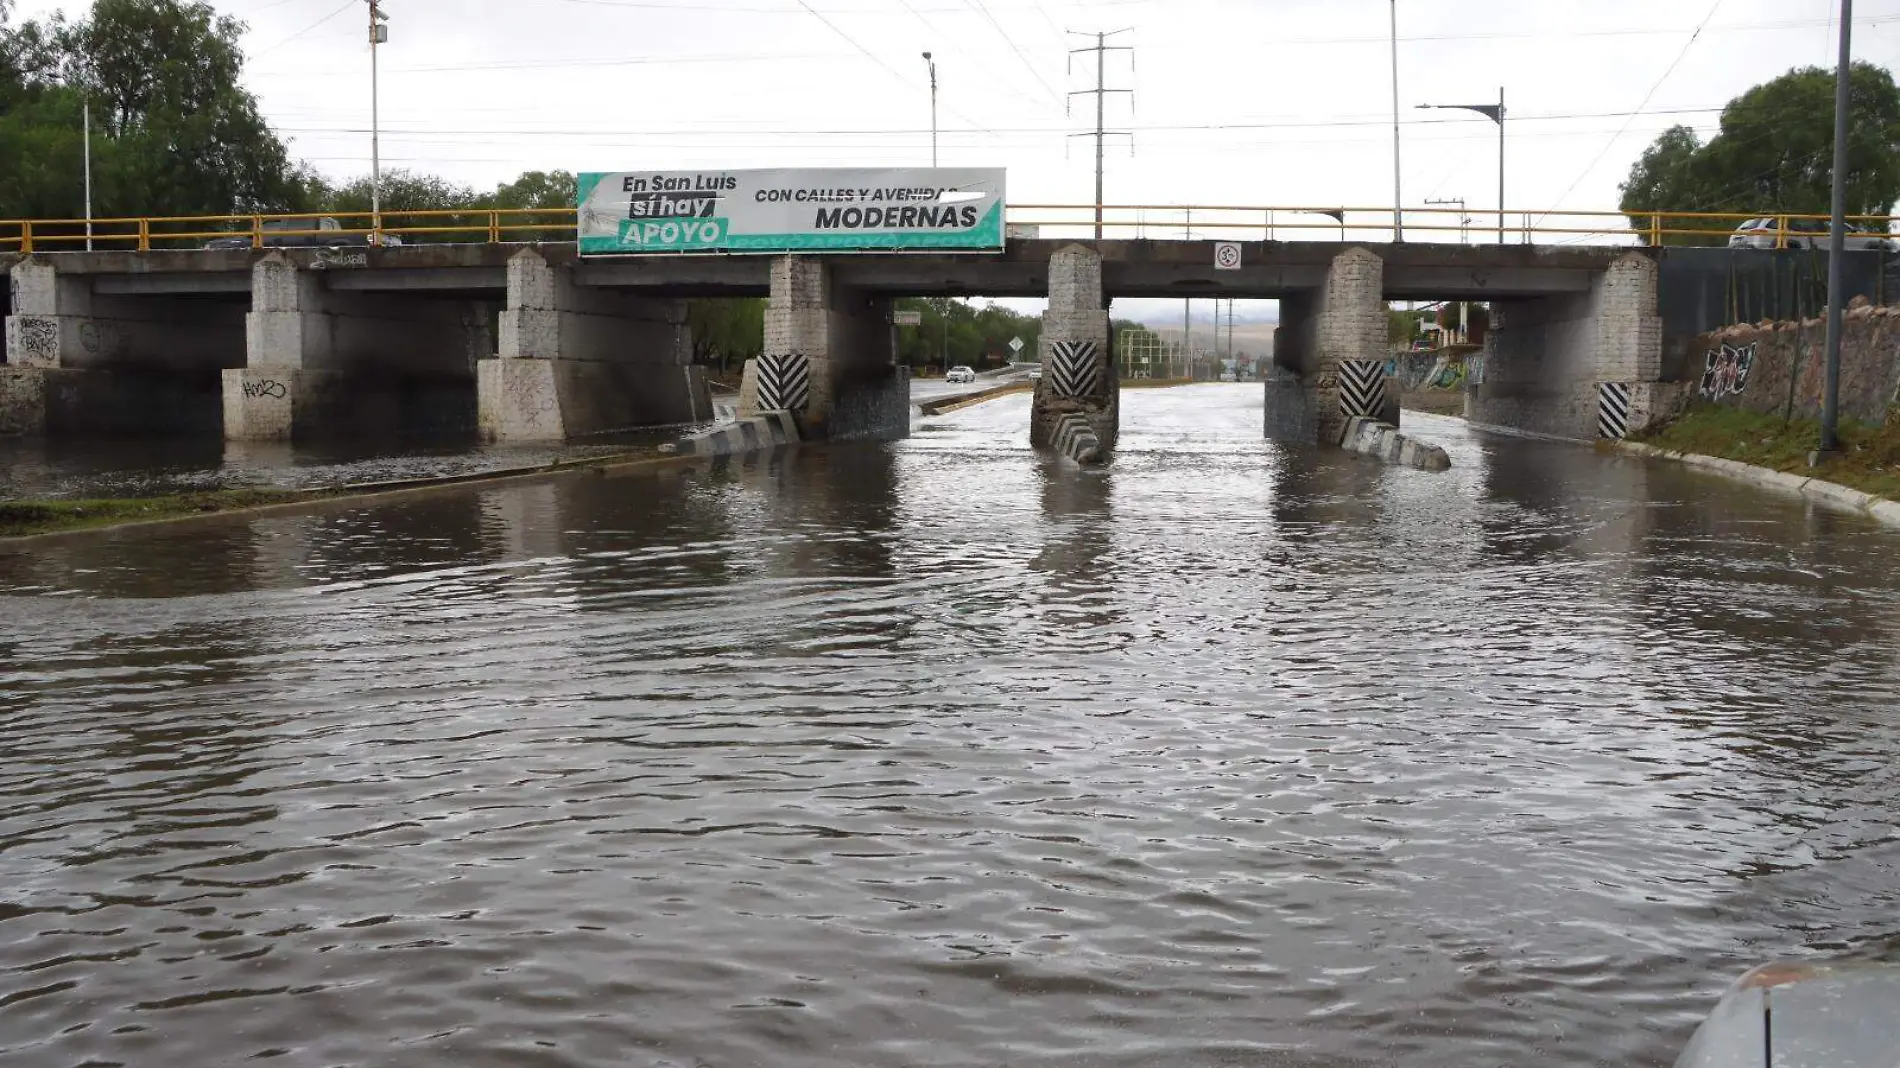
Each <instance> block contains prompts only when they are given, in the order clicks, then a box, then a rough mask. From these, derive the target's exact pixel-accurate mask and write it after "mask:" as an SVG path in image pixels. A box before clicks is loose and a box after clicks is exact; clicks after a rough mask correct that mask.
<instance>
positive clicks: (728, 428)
mask: <svg viewBox="0 0 1900 1068" xmlns="http://www.w3.org/2000/svg"><path fill="white" fill-rule="evenodd" d="M798 441H799V438H798V423H797V422H796V421H795V420H794V419H793V418H792V413H790V412H766V413H765V414H763V415H755V416H753V417H751V418H750V419H741V420H739V421H738V422H736V423H728V424H726V425H725V426H717V427H713V428H712V429H711V430H702V431H700V432H699V433H697V434H688V435H687V436H685V437H683V438H681V439H680V440H679V441H678V442H677V443H675V444H674V446H673V451H674V452H675V453H677V454H679V455H681V456H733V455H736V454H738V453H744V452H758V451H760V450H764V449H782V448H788V447H790V446H793V445H797V444H798Z"/></svg>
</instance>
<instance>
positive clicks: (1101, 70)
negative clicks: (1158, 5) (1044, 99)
mask: <svg viewBox="0 0 1900 1068" xmlns="http://www.w3.org/2000/svg"><path fill="white" fill-rule="evenodd" d="M1069 32H1070V33H1072V34H1075V36H1077V37H1081V38H1083V39H1085V40H1086V39H1087V38H1090V37H1093V38H1095V43H1094V44H1093V45H1091V46H1089V47H1087V48H1071V49H1069V73H1070V74H1074V73H1075V57H1076V56H1078V55H1081V54H1082V53H1084V52H1093V53H1095V88H1093V89H1077V90H1076V91H1074V92H1072V93H1070V94H1069V98H1070V100H1071V101H1073V100H1074V98H1076V97H1078V96H1092V97H1094V98H1095V132H1094V133H1080V134H1070V135H1069V136H1071V137H1093V138H1095V240H1097V241H1100V240H1101V239H1102V144H1103V142H1104V141H1106V140H1107V139H1108V138H1110V137H1127V138H1130V139H1132V138H1133V137H1134V136H1135V135H1134V133H1133V132H1131V131H1128V130H1110V129H1106V128H1105V123H1106V122H1107V119H1108V94H1110V93H1127V94H1129V97H1130V99H1133V97H1134V92H1135V91H1134V90H1133V89H1110V88H1109V87H1108V53H1110V52H1130V53H1132V52H1134V50H1135V49H1134V47H1133V46H1131V45H1111V44H1109V43H1108V39H1109V38H1110V37H1117V36H1120V35H1121V34H1124V33H1133V32H1134V29H1133V27H1130V28H1128V29H1121V30H1114V31H1111V32H1108V33H1101V32H1096V33H1078V32H1077V31H1075V30H1070V31H1069ZM1133 66H1134V61H1133V58H1132V57H1131V58H1130V60H1129V67H1130V69H1133Z"/></svg>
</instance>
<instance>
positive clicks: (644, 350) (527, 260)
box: [477, 249, 712, 442]
mask: <svg viewBox="0 0 1900 1068" xmlns="http://www.w3.org/2000/svg"><path fill="white" fill-rule="evenodd" d="M494 351H495V358H493V359H483V360H482V361H480V364H479V365H478V367H477V394H478V397H479V405H478V407H479V411H480V416H479V418H480V425H481V433H482V437H484V438H485V439H487V440H489V441H496V442H529V441H541V442H548V441H565V440H568V439H570V438H576V437H584V436H587V435H590V434H601V433H606V432H609V431H614V430H626V429H631V428H634V427H648V426H673V425H678V424H682V423H693V422H700V421H703V420H707V419H711V418H712V398H711V395H710V394H709V393H708V391H707V386H706V379H705V374H704V372H703V371H702V370H701V369H700V368H698V367H695V366H693V363H692V351H693V349H692V340H691V335H690V333H689V331H688V328H687V325H686V305H685V302H683V301H678V300H657V299H653V298H648V297H637V296H629V295H627V294H623V293H619V292H615V291H613V290H610V289H595V288H590V287H587V286H582V285H580V284H578V283H577V282H576V281H575V280H574V273H573V269H572V267H570V266H566V265H562V266H555V265H551V264H549V263H548V262H547V260H546V259H545V258H543V257H542V255H541V254H540V253H539V252H537V251H535V250H533V249H524V250H522V251H521V252H519V253H516V254H515V255H514V257H513V258H511V259H510V260H509V261H508V296H507V304H506V306H505V307H504V308H503V310H502V313H501V330H500V338H499V344H498V346H497V348H496V349H495V350H494Z"/></svg>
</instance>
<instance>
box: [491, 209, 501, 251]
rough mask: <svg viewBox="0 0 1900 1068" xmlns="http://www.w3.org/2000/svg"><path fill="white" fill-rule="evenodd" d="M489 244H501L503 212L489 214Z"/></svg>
mask: <svg viewBox="0 0 1900 1068" xmlns="http://www.w3.org/2000/svg"><path fill="white" fill-rule="evenodd" d="M488 243H489V244H491V245H499V244H501V212H499V211H491V212H489V213H488Z"/></svg>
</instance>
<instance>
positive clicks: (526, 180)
mask: <svg viewBox="0 0 1900 1068" xmlns="http://www.w3.org/2000/svg"><path fill="white" fill-rule="evenodd" d="M579 190H580V182H579V180H578V179H577V178H576V177H575V175H574V172H573V171H528V172H526V173H524V174H522V175H521V177H519V178H516V179H515V180H514V181H512V182H508V183H507V184H505V185H502V186H499V187H498V188H496V190H495V194H494V195H493V196H492V197H489V198H488V200H489V204H490V206H492V207H496V208H516V209H525V208H571V207H573V206H574V201H575V197H576V196H577V194H578V193H579Z"/></svg>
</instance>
